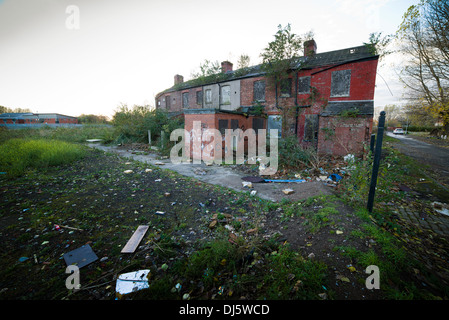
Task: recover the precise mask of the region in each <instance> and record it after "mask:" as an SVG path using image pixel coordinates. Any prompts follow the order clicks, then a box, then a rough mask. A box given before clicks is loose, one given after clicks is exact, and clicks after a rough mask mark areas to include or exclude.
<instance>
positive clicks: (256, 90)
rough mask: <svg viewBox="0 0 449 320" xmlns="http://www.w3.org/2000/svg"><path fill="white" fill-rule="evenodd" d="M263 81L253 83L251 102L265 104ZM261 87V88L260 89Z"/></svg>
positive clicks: (264, 85)
mask: <svg viewBox="0 0 449 320" xmlns="http://www.w3.org/2000/svg"><path fill="white" fill-rule="evenodd" d="M266 86H267V85H266V82H265V80H256V81H254V82H253V101H254V102H265V101H266V100H265V91H266ZM262 87H263V88H262Z"/></svg>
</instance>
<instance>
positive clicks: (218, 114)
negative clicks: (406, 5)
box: [155, 40, 379, 155]
mask: <svg viewBox="0 0 449 320" xmlns="http://www.w3.org/2000/svg"><path fill="white" fill-rule="evenodd" d="M316 49H317V45H316V42H315V41H314V40H310V41H306V42H305V43H304V52H305V56H303V57H298V59H297V61H296V64H295V65H293V66H292V67H291V70H289V75H290V76H289V78H288V79H285V81H284V82H283V83H282V84H281V85H280V86H277V85H276V86H274V85H270V80H269V79H267V78H266V76H265V74H264V72H263V71H262V70H261V66H260V65H258V66H253V67H249V68H245V69H238V70H232V63H230V62H228V61H224V62H222V74H220V75H219V76H218V77H215V78H212V77H208V78H207V79H211V81H206V82H204V81H203V82H202V83H198V80H197V79H194V80H190V81H186V82H184V81H183V77H182V76H181V75H176V76H175V78H174V86H173V87H171V88H169V89H166V90H164V91H162V92H160V93H159V94H157V95H156V98H155V100H156V101H155V103H156V108H158V109H162V110H166V111H167V112H170V113H171V114H173V115H178V116H184V118H185V129H186V130H187V131H188V132H190V131H191V130H192V122H193V121H201V127H202V128H203V129H206V128H215V129H219V130H220V131H222V130H225V129H235V128H241V129H248V128H253V129H255V130H256V129H279V130H281V129H282V128H284V130H288V131H289V132H288V133H289V135H290V134H293V135H296V136H297V138H298V141H299V142H300V143H301V144H302V145H304V146H311V147H313V148H315V150H317V151H318V152H319V153H324V154H332V155H346V154H348V153H355V154H361V153H363V151H364V148H363V144H364V143H369V140H370V136H371V130H372V124H373V113H374V89H375V82H376V69H377V63H378V58H379V56H378V55H375V54H373V53H372V52H371V51H370V50H369V48H368V47H367V46H365V45H362V46H358V47H352V48H347V49H341V50H335V51H330V52H323V53H317V52H316ZM260 107H263V110H264V115H263V116H262V117H261V116H260V114H257V112H256V113H254V111H255V110H258V109H260ZM282 107H291V109H292V110H294V112H292V113H291V114H290V115H289V116H288V117H286V118H285V119H282V110H281V108H282ZM283 122H284V125H282V123H283ZM285 133H287V132H283V133H282V136H285V135H286V134H285Z"/></svg>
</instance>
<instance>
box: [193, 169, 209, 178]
mask: <svg viewBox="0 0 449 320" xmlns="http://www.w3.org/2000/svg"><path fill="white" fill-rule="evenodd" d="M193 173H195V174H197V175H200V176H204V175H205V174H207V172H206V170H203V169H201V168H196V169H195V170H194V171H193Z"/></svg>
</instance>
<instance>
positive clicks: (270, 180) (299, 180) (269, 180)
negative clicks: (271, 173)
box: [265, 179, 307, 183]
mask: <svg viewBox="0 0 449 320" xmlns="http://www.w3.org/2000/svg"><path fill="white" fill-rule="evenodd" d="M306 181H307V180H304V179H294V180H289V179H283V180H272V179H265V182H297V183H301V182H306Z"/></svg>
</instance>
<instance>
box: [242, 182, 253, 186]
mask: <svg viewBox="0 0 449 320" xmlns="http://www.w3.org/2000/svg"><path fill="white" fill-rule="evenodd" d="M242 185H243V188H252V187H253V184H252V183H251V182H249V181H242Z"/></svg>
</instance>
